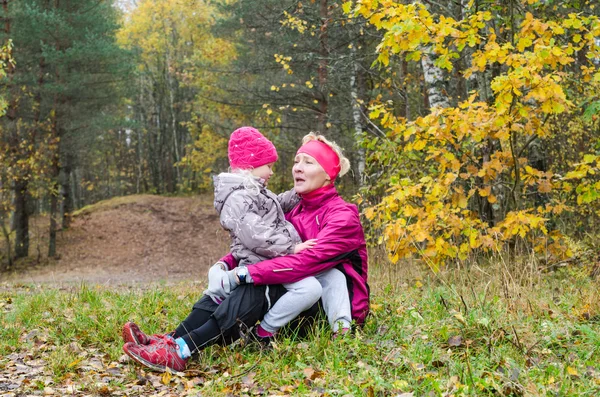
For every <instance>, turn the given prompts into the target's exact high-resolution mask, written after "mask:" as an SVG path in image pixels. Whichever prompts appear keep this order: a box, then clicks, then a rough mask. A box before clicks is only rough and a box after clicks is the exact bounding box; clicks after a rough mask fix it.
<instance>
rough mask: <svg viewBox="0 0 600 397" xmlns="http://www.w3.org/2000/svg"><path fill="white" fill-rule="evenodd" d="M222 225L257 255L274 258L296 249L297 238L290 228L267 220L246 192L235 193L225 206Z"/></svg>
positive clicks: (222, 212)
mask: <svg viewBox="0 0 600 397" xmlns="http://www.w3.org/2000/svg"><path fill="white" fill-rule="evenodd" d="M221 225H222V226H223V227H224V228H225V229H227V230H230V231H231V232H233V234H234V235H235V236H236V238H237V239H239V241H240V242H241V243H242V245H243V246H244V247H246V248H247V249H248V250H250V251H252V252H254V253H255V254H257V255H260V256H263V257H267V258H274V257H276V256H281V255H288V254H290V253H291V252H293V250H294V242H293V241H292V237H291V236H290V233H289V232H288V231H287V229H286V228H284V227H277V226H276V225H272V224H267V223H265V222H264V220H263V218H262V217H261V216H260V215H259V214H258V213H257V212H256V203H254V202H253V200H252V199H250V198H249V197H247V196H246V195H244V194H242V193H237V192H236V193H233V194H232V195H231V197H229V199H228V200H227V202H226V203H225V205H224V206H223V209H222V210H221Z"/></svg>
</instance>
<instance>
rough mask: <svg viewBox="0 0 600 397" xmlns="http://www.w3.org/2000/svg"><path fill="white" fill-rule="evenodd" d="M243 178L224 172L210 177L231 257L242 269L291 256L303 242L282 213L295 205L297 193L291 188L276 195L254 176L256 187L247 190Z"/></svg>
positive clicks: (297, 200) (298, 199)
mask: <svg viewBox="0 0 600 397" xmlns="http://www.w3.org/2000/svg"><path fill="white" fill-rule="evenodd" d="M246 178H247V177H246V176H244V175H240V174H232V173H225V172H224V173H221V174H219V175H217V176H215V177H214V178H213V180H214V184H215V209H216V210H217V212H218V213H219V216H220V219H221V225H222V226H223V227H224V228H225V229H226V230H228V231H229V234H230V235H231V253H232V255H233V256H234V257H235V259H237V261H238V264H239V265H242V266H244V265H249V264H253V263H257V262H260V261H262V260H265V259H269V258H274V257H276V256H282V255H287V254H292V253H294V246H296V245H297V244H300V243H301V242H302V240H301V239H300V236H299V235H298V232H297V231H296V229H294V226H292V224H291V223H289V222H288V221H286V220H285V216H284V213H286V212H289V211H291V210H292V209H293V208H294V207H295V206H296V205H297V204H298V202H299V201H300V198H299V197H298V194H296V192H295V191H294V190H293V189H292V190H290V191H287V192H285V193H281V194H280V195H276V194H274V193H273V192H271V191H270V190H269V189H267V188H266V187H265V186H264V185H263V180H262V179H260V178H257V177H255V180H256V182H257V185H258V187H259V188H258V189H252V188H248V184H247V183H246V184H244V180H245V179H246Z"/></svg>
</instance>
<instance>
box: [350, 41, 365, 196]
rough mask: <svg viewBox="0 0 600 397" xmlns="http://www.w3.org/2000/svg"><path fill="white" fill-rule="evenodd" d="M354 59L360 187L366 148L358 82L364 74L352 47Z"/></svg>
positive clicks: (353, 94) (352, 79) (352, 83)
mask: <svg viewBox="0 0 600 397" xmlns="http://www.w3.org/2000/svg"><path fill="white" fill-rule="evenodd" d="M352 55H353V56H352V58H353V63H354V73H353V74H352V76H351V77H350V96H351V98H352V119H353V121H354V139H355V142H356V145H357V146H358V155H357V157H358V159H357V160H358V161H357V163H358V165H357V169H358V185H359V186H363V184H364V175H365V148H364V146H363V145H362V142H363V126H362V117H361V107H362V104H361V102H360V99H362V98H359V94H358V90H359V88H358V82H359V80H360V78H359V75H360V73H361V72H362V71H361V66H360V64H359V62H358V59H357V56H356V48H355V47H352Z"/></svg>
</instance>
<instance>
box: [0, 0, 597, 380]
mask: <svg viewBox="0 0 600 397" xmlns="http://www.w3.org/2000/svg"><path fill="white" fill-rule="evenodd" d="M0 4H1V6H2V7H1V9H0V13H1V15H2V19H1V20H0V36H1V37H0V43H1V44H2V45H3V48H2V57H1V62H2V64H1V66H2V71H3V72H2V76H1V77H2V80H1V81H0V84H1V85H0V89H1V93H0V94H1V98H2V103H1V105H2V109H3V116H2V118H1V119H0V225H1V226H2V232H3V237H4V245H3V247H4V250H3V252H2V254H1V260H2V264H3V266H4V267H6V268H11V267H12V266H14V264H15V263H19V262H21V263H30V262H27V258H30V257H31V255H32V253H31V249H30V222H31V219H32V218H34V217H36V216H39V215H44V216H49V219H50V222H49V227H48V230H47V232H46V233H47V238H46V239H45V240H44V241H47V247H46V248H45V249H44V254H43V255H41V256H40V255H38V256H37V259H36V260H38V261H40V260H41V261H44V260H46V258H50V259H52V258H55V257H57V255H59V254H60V253H59V252H57V245H56V236H57V231H59V230H65V229H68V228H69V223H70V221H71V219H72V217H71V215H72V214H73V213H74V212H75V211H76V210H78V209H81V208H83V207H85V206H87V205H90V204H94V203H97V202H99V201H101V200H105V199H110V198H113V197H119V196H125V195H132V194H142V193H150V194H156V195H198V194H200V195H203V194H210V193H211V191H212V185H211V176H212V175H214V174H215V173H218V172H221V171H224V170H226V169H227V166H228V164H227V158H226V142H227V138H228V135H229V134H230V133H231V131H233V130H234V129H235V128H237V127H239V126H242V125H252V126H254V127H257V128H258V129H260V130H261V131H262V132H263V133H264V134H265V135H267V136H268V137H269V138H270V139H271V140H273V142H274V143H275V145H276V147H277V149H278V152H279V154H280V160H279V162H278V163H277V165H276V172H275V175H274V177H273V178H272V181H271V184H270V187H271V189H273V190H274V191H280V190H283V189H288V188H290V187H291V184H292V180H291V174H290V172H289V170H290V169H291V165H292V162H293V157H294V153H295V150H296V149H297V147H298V145H299V143H300V140H301V137H302V136H303V135H305V134H306V133H307V132H309V131H319V132H321V133H323V134H325V135H326V136H327V137H329V138H331V139H333V140H335V141H337V142H338V143H339V144H340V145H341V146H342V147H344V148H345V149H346V154H347V156H348V157H349V158H350V160H351V163H352V165H353V168H352V173H351V174H350V175H349V176H348V177H346V178H344V179H342V180H341V181H340V183H339V185H338V188H339V190H340V191H341V192H342V194H343V195H344V196H345V197H346V198H348V199H350V200H352V201H354V202H355V203H357V204H358V205H359V207H360V210H361V213H362V216H363V220H364V224H365V227H366V231H367V235H368V240H369V243H370V245H371V246H372V247H379V248H380V249H381V250H382V251H383V252H384V253H385V255H384V257H382V258H379V259H378V260H380V261H383V262H385V263H389V264H390V266H392V264H399V265H403V264H407V263H409V264H411V265H412V266H417V267H422V268H425V269H427V270H428V271H429V272H431V274H434V275H435V274H439V273H440V271H443V270H447V269H460V268H462V267H463V266H465V265H466V266H473V264H475V265H476V266H484V264H489V266H490V267H491V269H492V270H489V269H488V270H489V271H491V272H494V271H498V272H500V270H501V266H506V262H504V260H505V259H506V260H508V262H509V263H510V265H511V266H514V268H515V269H516V270H515V271H517V272H519V273H518V274H522V273H521V272H522V271H523V269H525V268H527V269H530V270H531V271H532V272H535V273H536V274H539V273H540V272H545V271H549V270H550V271H555V270H557V269H559V268H562V267H565V266H567V267H569V268H570V269H572V268H576V269H584V272H585V273H586V275H588V276H590V277H592V278H593V277H596V275H597V273H598V272H599V266H600V265H599V263H600V262H599V261H600V259H599V252H600V247H599V245H600V243H599V240H598V233H599V227H598V224H599V220H600V120H599V115H600V18H599V17H598V6H597V5H596V4H595V2H593V1H586V0H567V1H561V2H557V1H553V0H498V1H491V2H490V1H479V0H469V1H467V0H461V1H455V2H437V1H433V0H423V1H420V2H401V1H391V0H361V1H332V0H306V1H287V0H277V1H275V0H253V1H245V0H238V1H235V0H213V1H209V0H138V1H135V0H119V1H116V0H115V1H109V0H105V1H103V0H18V1H11V0H1V1H0ZM23 260H25V262H23ZM501 264H504V265H501ZM513 270H514V269H513ZM509 278H510V274H509ZM486 288H487V287H486ZM594 288H597V287H594ZM486 293H487V289H486ZM590 296H593V294H591V295H590ZM442 299H443V298H442ZM461 299H462V297H461ZM592 303H593V302H592ZM592 303H590V302H588V303H586V304H587V305H588V306H589V305H590V304H592ZM593 304H597V302H595V303H593ZM582 305H583V306H585V304H582ZM444 306H445V304H444ZM465 307H466V305H465ZM582 310H583V309H582ZM586 310H587V311H586ZM583 312H585V313H588V314H587V316H588V317H590V313H589V308H588V309H585V310H583ZM591 317H593V315H591ZM515 334H516V332H515ZM461 344H462V342H461ZM571 375H572V374H571Z"/></svg>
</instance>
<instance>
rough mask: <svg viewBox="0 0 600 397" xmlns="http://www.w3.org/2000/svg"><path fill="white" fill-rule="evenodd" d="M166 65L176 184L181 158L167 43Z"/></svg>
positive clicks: (179, 182) (179, 181) (179, 175)
mask: <svg viewBox="0 0 600 397" xmlns="http://www.w3.org/2000/svg"><path fill="white" fill-rule="evenodd" d="M165 56H166V62H167V67H166V68H165V69H166V70H165V71H166V74H167V76H166V80H167V89H168V90H169V111H170V113H171V129H172V130H173V153H174V155H175V164H174V166H175V172H176V177H177V184H181V173H180V171H179V160H180V159H181V157H180V155H179V141H178V139H177V115H176V113H175V93H174V91H175V87H174V84H173V75H172V73H171V56H170V52H169V44H167V50H166V51H165Z"/></svg>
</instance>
